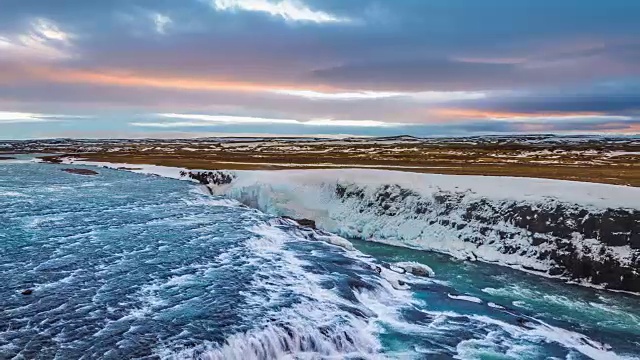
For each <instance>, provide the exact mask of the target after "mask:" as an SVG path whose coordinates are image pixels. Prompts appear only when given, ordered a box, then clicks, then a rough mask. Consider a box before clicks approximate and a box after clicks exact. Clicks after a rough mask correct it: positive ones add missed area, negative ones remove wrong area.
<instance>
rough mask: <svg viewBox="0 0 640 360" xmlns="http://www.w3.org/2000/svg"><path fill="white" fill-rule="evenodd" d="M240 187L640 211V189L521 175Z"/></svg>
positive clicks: (269, 179)
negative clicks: (337, 188) (344, 189)
mask: <svg viewBox="0 0 640 360" xmlns="http://www.w3.org/2000/svg"><path fill="white" fill-rule="evenodd" d="M236 173H237V174H238V175H239V177H238V179H239V182H238V183H237V185H236V186H235V187H236V188H238V187H248V186H255V185H261V184H264V185H275V186H278V187H282V186H291V187H295V188H307V189H308V188H312V187H322V186H323V185H326V184H328V183H334V184H335V183H357V184H359V185H362V186H366V187H368V188H373V187H379V186H383V185H387V184H397V185H399V186H400V187H402V188H407V189H411V190H413V191H416V192H418V193H419V194H422V195H431V194H433V193H434V192H436V191H445V192H446V191H448V192H468V193H469V195H471V196H472V197H476V198H489V199H492V200H513V201H525V202H542V201H546V200H548V199H553V200H556V201H561V202H566V203H572V204H580V205H583V206H592V207H595V208H601V209H603V208H629V209H637V208H640V188H636V187H627V186H619V185H609V184H597V183H585V182H577V181H566V180H551V179H537V178H522V177H506V176H505V177H498V176H476V175H441V174H418V173H406V172H398V171H390V170H369V169H336V170H333V169H331V170H324V169H323V170H280V171H236Z"/></svg>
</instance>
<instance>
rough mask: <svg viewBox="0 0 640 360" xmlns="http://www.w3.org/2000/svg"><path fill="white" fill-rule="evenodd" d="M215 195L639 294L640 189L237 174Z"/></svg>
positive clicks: (347, 232) (399, 176)
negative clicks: (223, 195)
mask: <svg viewBox="0 0 640 360" xmlns="http://www.w3.org/2000/svg"><path fill="white" fill-rule="evenodd" d="M235 176H237V177H236V178H235V179H234V180H233V181H232V182H231V183H230V184H227V185H222V186H212V188H213V191H214V192H217V193H224V194H226V195H228V196H230V197H233V198H235V199H237V200H239V201H241V202H243V203H245V204H247V205H249V206H253V207H257V208H259V209H261V210H263V211H267V212H270V213H273V214H276V215H283V216H291V217H298V218H308V219H313V220H315V221H316V222H317V223H318V226H320V227H321V228H324V229H326V230H329V231H332V232H335V233H338V234H340V235H343V236H348V237H359V238H363V239H365V240H371V241H379V242H385V243H389V244H393V245H398V246H405V247H411V248H417V249H423V250H433V251H438V252H443V253H447V254H450V255H452V256H455V257H458V258H461V259H468V260H481V261H486V262H493V263H497V264H500V265H506V266H511V267H514V268H519V269H523V270H527V271H532V272H537V273H539V274H542V275H548V276H561V277H563V278H566V279H571V280H574V281H577V282H581V283H590V284H594V285H600V286H606V287H608V288H611V289H618V290H627V291H633V292H640V209H639V207H640V189H638V188H630V187H621V186H613V185H602V184H586V183H577V182H568V181H557V180H543V179H523V178H492V177H478V176H451V175H432V174H408V173H401V172H392V171H372V170H301V171H277V172H260V171H256V172H236V173H235Z"/></svg>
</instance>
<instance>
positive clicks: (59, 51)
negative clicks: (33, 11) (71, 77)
mask: <svg viewBox="0 0 640 360" xmlns="http://www.w3.org/2000/svg"><path fill="white" fill-rule="evenodd" d="M71 39H72V35H71V34H69V33H66V32H64V31H63V30H61V29H60V28H59V27H58V25H56V23H54V22H53V21H51V20H48V19H45V18H36V19H33V20H32V21H31V22H30V24H29V29H28V30H27V31H26V32H23V33H13V34H4V35H3V34H0V59H1V58H3V57H5V58H14V59H24V58H36V59H45V60H60V59H68V58H71V57H72V53H71V48H72V44H71Z"/></svg>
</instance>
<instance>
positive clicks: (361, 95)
mask: <svg viewBox="0 0 640 360" xmlns="http://www.w3.org/2000/svg"><path fill="white" fill-rule="evenodd" d="M273 92H274V93H276V94H283V95H290V96H297V97H302V98H307V99H312V100H345V101H349V100H375V99H386V98H406V99H411V100H417V101H425V102H446V101H453V100H475V99H483V98H485V97H486V96H487V95H486V94H485V93H482V92H474V91H423V92H388V91H357V92H319V91H313V90H274V91H273Z"/></svg>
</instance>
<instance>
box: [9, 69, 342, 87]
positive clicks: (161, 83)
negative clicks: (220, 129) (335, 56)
mask: <svg viewBox="0 0 640 360" xmlns="http://www.w3.org/2000/svg"><path fill="white" fill-rule="evenodd" d="M21 70H22V72H23V73H24V74H25V75H28V76H30V77H31V78H33V79H35V80H45V81H52V82H58V83H67V84H93V85H107V86H121V87H150V88H161V89H178V90H201V91H239V92H275V91H284V90H298V89H301V88H300V86H299V85H295V84H281V83H276V84H263V83H255V82H248V81H234V80H216V79H207V78H194V77H177V76H171V75H169V76H167V75H155V74H151V75H149V74H135V73H131V72H124V71H114V70H76V69H68V68H61V69H59V68H50V67H45V66H25V67H21ZM5 75H6V74H5ZM7 80H11V77H8V78H7ZM330 89H331V88H330V87H327V86H318V85H314V86H310V87H308V86H305V87H304V90H314V91H327V90H330Z"/></svg>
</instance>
